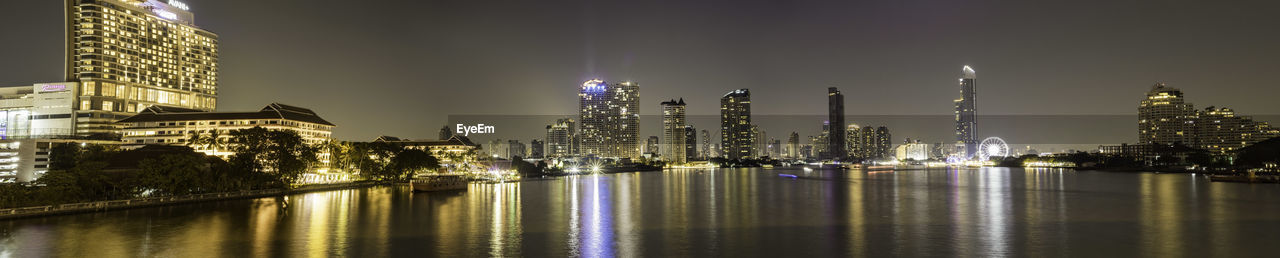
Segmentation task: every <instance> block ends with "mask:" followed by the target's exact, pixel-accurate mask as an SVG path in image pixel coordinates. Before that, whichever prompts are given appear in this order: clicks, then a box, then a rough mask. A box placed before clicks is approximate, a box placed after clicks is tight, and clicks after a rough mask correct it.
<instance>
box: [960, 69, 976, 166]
mask: <svg viewBox="0 0 1280 258" xmlns="http://www.w3.org/2000/svg"><path fill="white" fill-rule="evenodd" d="M976 80H977V74H976V72H974V71H973V68H971V67H969V66H967V65H966V66H964V76H963V77H960V99H957V100H956V101H955V103H956V143H958V144H964V146H965V148H964V154H963V155H964V156H963V157H965V158H969V157H973V156H974V154H977V152H978V127H977V117H976V113H977V98H978V93H977V91H976V87H977V85H976V83H977V82H976Z"/></svg>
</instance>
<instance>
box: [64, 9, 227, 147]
mask: <svg viewBox="0 0 1280 258" xmlns="http://www.w3.org/2000/svg"><path fill="white" fill-rule="evenodd" d="M64 4H65V7H66V13H65V18H66V26H67V27H66V35H65V36H66V42H67V45H66V60H65V74H66V81H69V82H79V83H80V85H79V86H80V87H81V89H80V93H79V96H78V97H77V101H76V104H75V105H74V106H75V109H76V111H75V113H76V124H77V126H76V134H78V135H82V136H92V135H118V134H119V133H120V128H119V126H118V125H116V124H115V122H116V121H118V120H120V119H123V118H125V117H128V116H130V115H133V114H135V113H137V112H138V111H141V110H143V109H145V108H146V107H149V106H166V107H179V108H186V109H192V110H198V111H213V110H214V109H215V108H216V107H217V95H218V35H216V34H213V33H212V32H209V31H206V30H204V29H201V28H199V27H196V26H195V23H194V19H193V17H194V15H193V14H192V13H191V12H189V11H188V9H189V8H188V7H187V5H186V4H182V3H180V2H178V1H172V0H171V1H166V2H162V1H157V0H93V1H85V0H66V1H65V2H64Z"/></svg>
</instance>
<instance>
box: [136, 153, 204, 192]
mask: <svg viewBox="0 0 1280 258" xmlns="http://www.w3.org/2000/svg"><path fill="white" fill-rule="evenodd" d="M138 168H139V170H140V171H139V172H140V173H141V174H139V175H138V177H139V183H140V185H141V186H142V187H145V188H150V189H154V190H156V191H158V192H160V193H161V194H167V195H183V194H191V193H198V192H207V191H210V190H213V189H212V188H214V187H213V186H214V185H216V184H217V183H218V180H217V179H216V178H214V177H213V174H212V173H211V171H209V169H208V163H207V162H206V161H205V159H204V157H203V156H201V155H189V154H166V155H162V156H160V157H157V158H148V159H144V160H142V162H141V163H139V164H138Z"/></svg>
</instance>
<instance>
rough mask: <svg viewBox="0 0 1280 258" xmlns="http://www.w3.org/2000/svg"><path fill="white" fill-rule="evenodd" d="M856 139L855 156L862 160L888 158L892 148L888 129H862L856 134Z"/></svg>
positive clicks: (867, 127) (881, 127) (882, 127)
mask: <svg viewBox="0 0 1280 258" xmlns="http://www.w3.org/2000/svg"><path fill="white" fill-rule="evenodd" d="M856 134H857V137H858V142H857V148H856V149H857V150H858V151H857V153H854V155H855V156H858V157H859V158H863V159H872V160H874V159H884V158H887V157H889V156H890V154H891V153H890V151H891V148H892V147H893V142H892V139H891V138H892V136H891V135H890V134H889V128H887V127H884V126H880V127H872V126H866V127H862V129H861V130H858V132H857V133H856Z"/></svg>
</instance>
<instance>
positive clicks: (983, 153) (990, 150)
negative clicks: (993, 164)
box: [978, 137, 1009, 161]
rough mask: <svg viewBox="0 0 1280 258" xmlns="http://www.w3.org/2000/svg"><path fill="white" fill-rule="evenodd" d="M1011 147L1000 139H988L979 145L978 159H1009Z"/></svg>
mask: <svg viewBox="0 0 1280 258" xmlns="http://www.w3.org/2000/svg"><path fill="white" fill-rule="evenodd" d="M1008 156H1009V145H1008V144H1005V143H1004V139H1000V137H988V138H987V139H983V140H982V144H981V145H978V159H979V160H980V161H988V160H991V158H992V157H1000V158H1003V157H1008Z"/></svg>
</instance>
